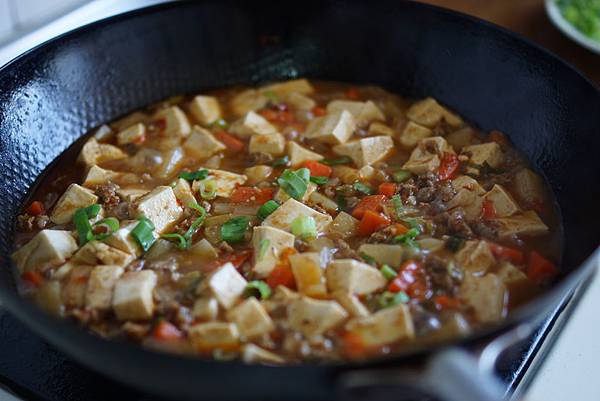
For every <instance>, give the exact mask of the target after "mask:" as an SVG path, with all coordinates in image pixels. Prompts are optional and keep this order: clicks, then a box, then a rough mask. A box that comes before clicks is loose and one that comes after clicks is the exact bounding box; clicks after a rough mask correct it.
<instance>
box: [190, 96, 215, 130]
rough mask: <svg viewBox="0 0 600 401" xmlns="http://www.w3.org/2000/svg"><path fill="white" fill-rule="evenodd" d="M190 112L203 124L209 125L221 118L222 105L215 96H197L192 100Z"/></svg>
mask: <svg viewBox="0 0 600 401" xmlns="http://www.w3.org/2000/svg"><path fill="white" fill-rule="evenodd" d="M190 113H191V114H192V116H194V118H195V119H196V121H198V122H199V123H200V124H202V125H209V124H211V123H212V122H214V121H216V120H218V119H219V118H221V106H220V105H219V101H218V100H217V98H216V97H214V96H203V95H198V96H195V97H194V99H192V101H191V102H190Z"/></svg>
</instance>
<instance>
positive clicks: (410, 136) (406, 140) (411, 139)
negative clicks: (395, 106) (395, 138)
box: [400, 121, 433, 149]
mask: <svg viewBox="0 0 600 401" xmlns="http://www.w3.org/2000/svg"><path fill="white" fill-rule="evenodd" d="M431 135H433V131H431V129H429V128H427V127H423V126H422V125H419V124H417V123H413V122H412V121H409V122H408V124H406V127H404V130H403V131H402V134H400V143H401V144H402V146H404V147H406V148H409V149H412V148H414V147H415V146H417V143H419V141H420V140H421V139H424V138H428V137H430V136H431Z"/></svg>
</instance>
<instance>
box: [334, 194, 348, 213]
mask: <svg viewBox="0 0 600 401" xmlns="http://www.w3.org/2000/svg"><path fill="white" fill-rule="evenodd" d="M335 203H337V205H338V207H339V208H340V210H347V209H348V203H347V202H346V198H345V197H344V195H342V194H337V195H336V197H335Z"/></svg>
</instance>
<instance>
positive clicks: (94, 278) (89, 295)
mask: <svg viewBox="0 0 600 401" xmlns="http://www.w3.org/2000/svg"><path fill="white" fill-rule="evenodd" d="M122 274H123V268H122V267H121V266H115V265H100V266H96V267H94V269H93V270H92V272H91V274H90V279H89V282H88V286H87V292H86V294H85V306H86V307H88V308H91V309H99V310H108V309H110V306H111V303H112V297H113V291H114V289H115V285H116V283H117V280H118V279H119V277H121V275H122Z"/></svg>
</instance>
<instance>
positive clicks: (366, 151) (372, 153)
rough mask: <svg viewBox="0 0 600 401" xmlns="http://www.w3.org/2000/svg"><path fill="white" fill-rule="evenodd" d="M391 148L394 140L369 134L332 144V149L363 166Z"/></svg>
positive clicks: (382, 155) (384, 155) (371, 162)
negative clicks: (340, 143)
mask: <svg viewBox="0 0 600 401" xmlns="http://www.w3.org/2000/svg"><path fill="white" fill-rule="evenodd" d="M393 148H394V141H393V139H392V138H390V137H389V136H370V137H368V138H362V139H358V140H355V141H352V142H348V143H345V144H343V145H338V146H334V148H333V151H334V152H335V153H337V154H338V155H343V156H349V157H350V158H352V160H353V161H354V163H355V164H356V165H357V166H359V167H363V166H369V165H371V164H374V163H376V162H378V161H380V160H382V159H384V158H385V157H386V156H387V155H388V153H389V152H390V150H392V149H393Z"/></svg>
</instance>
